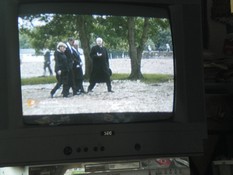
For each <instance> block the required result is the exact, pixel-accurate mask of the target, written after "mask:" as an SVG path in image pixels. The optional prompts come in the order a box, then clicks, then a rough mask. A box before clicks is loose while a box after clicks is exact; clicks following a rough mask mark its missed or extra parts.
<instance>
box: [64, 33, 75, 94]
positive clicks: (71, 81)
mask: <svg viewBox="0 0 233 175" xmlns="http://www.w3.org/2000/svg"><path fill="white" fill-rule="evenodd" d="M74 41H75V40H74V39H73V38H68V42H67V43H66V45H67V48H66V51H65V55H66V57H67V60H68V66H69V72H68V84H69V89H70V88H72V91H73V95H77V87H76V86H75V82H74V72H73V65H74V60H75V58H74V51H73V49H72V47H73V45H74Z"/></svg>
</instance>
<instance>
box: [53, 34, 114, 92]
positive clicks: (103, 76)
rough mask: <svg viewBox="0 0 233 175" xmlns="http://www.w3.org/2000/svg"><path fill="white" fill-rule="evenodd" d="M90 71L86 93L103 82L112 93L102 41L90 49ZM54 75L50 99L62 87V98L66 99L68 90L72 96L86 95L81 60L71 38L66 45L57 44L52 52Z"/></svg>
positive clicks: (106, 54) (105, 50) (106, 56)
mask: <svg viewBox="0 0 233 175" xmlns="http://www.w3.org/2000/svg"><path fill="white" fill-rule="evenodd" d="M90 57H91V63H92V71H91V75H90V79H89V83H90V84H89V86H88V88H87V92H91V91H92V90H93V88H94V87H95V85H96V83H102V82H105V83H106V85H107V90H108V92H113V91H112V87H111V80H110V76H111V69H110V68H109V60H108V53H107V49H106V48H105V47H103V40H102V39H101V38H97V39H96V46H94V47H92V48H91V52H90ZM54 59H55V73H56V79H57V83H56V85H55V86H54V88H53V89H52V90H51V92H50V95H51V97H53V96H54V94H55V93H56V91H57V90H58V89H59V88H60V87H61V86H62V95H63V97H68V96H69V94H70V92H69V91H70V89H72V92H73V95H79V94H81V93H86V91H85V90H84V87H83V80H84V76H83V69H82V65H83V64H82V60H81V58H80V53H79V51H78V43H76V42H75V40H74V39H73V38H68V41H67V42H66V43H64V42H59V43H58V45H57V50H56V51H55V52H54Z"/></svg>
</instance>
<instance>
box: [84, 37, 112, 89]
mask: <svg viewBox="0 0 233 175" xmlns="http://www.w3.org/2000/svg"><path fill="white" fill-rule="evenodd" d="M96 44H97V45H95V46H93V47H92V48H91V52H90V57H91V60H92V71H91V75H90V80H89V83H90V84H89V86H88V92H90V91H92V89H93V88H94V87H95V85H96V83H103V82H105V83H106V85H107V90H108V92H113V91H112V86H111V80H110V76H111V69H110V68H109V60H108V59H109V58H108V52H107V49H106V48H105V47H104V46H103V40H102V38H97V39H96Z"/></svg>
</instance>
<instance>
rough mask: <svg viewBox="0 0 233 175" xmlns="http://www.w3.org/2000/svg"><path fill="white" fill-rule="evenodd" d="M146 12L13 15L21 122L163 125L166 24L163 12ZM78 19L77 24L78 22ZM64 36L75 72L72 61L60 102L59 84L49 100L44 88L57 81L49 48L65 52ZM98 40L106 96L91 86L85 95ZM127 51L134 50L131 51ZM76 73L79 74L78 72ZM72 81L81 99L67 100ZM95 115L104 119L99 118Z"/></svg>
mask: <svg viewBox="0 0 233 175" xmlns="http://www.w3.org/2000/svg"><path fill="white" fill-rule="evenodd" d="M149 9H150V8H149ZM153 10H154V15H153V16H129V15H128V16H124V13H122V15H121V16H119V15H118V16H116V15H111V14H104V15H103V14H101V15H99V14H91V15H83V14H78V12H79V11H78V10H77V13H72V14H66V13H65V14H57V13H56V14H51V13H50V14H48V13H40V14H25V15H21V14H20V13H19V17H18V30H19V32H18V33H19V49H20V50H19V53H20V58H19V59H20V77H21V94H22V114H23V117H24V119H25V121H26V122H33V121H34V122H35V123H36V122H37V123H40V122H42V121H45V120H46V121H48V122H52V123H54V122H56V120H57V122H59V123H60V124H62V123H61V117H62V118H63V119H64V116H66V119H64V123H67V122H68V123H71V124H73V123H74V122H75V123H76V122H77V123H79V122H81V123H87V122H92V123H93V122H133V121H141V120H144V121H145V120H146V121H149V120H158V119H168V118H170V117H171V116H172V113H173V108H174V84H175V82H174V56H173V51H172V48H173V47H172V43H173V42H172V33H171V26H170V19H169V16H168V11H167V9H165V8H154V9H153ZM22 12H23V8H22ZM136 14H137V13H135V14H134V15H136ZM158 14H159V15H158ZM81 19H82V20H83V21H85V25H84V24H82V23H80V20H81ZM132 22H133V23H132ZM131 23H132V24H131ZM71 24H72V25H71ZM48 28H49V29H48ZM84 28H85V29H86V32H84V31H83V30H84ZM82 35H84V36H82ZM69 36H72V39H73V40H74V41H75V43H77V44H78V48H77V51H78V54H79V58H80V61H81V63H82V65H81V66H80V67H78V68H77V67H74V65H75V64H76V62H75V61H73V62H72V64H73V67H72V68H71V69H70V72H71V74H72V75H71V76H69V78H70V79H71V81H72V82H71V85H69V95H68V97H67V98H64V97H63V90H64V86H63V85H64V84H62V83H61V85H60V86H59V87H58V88H57V89H56V91H54V92H53V94H52V97H53V98H51V92H52V89H53V88H54V87H55V85H56V83H57V82H58V80H57V79H56V78H55V77H59V78H60V79H61V78H62V75H58V74H57V72H56V66H57V65H58V64H59V63H57V62H58V61H57V60H56V57H55V55H56V52H57V51H59V52H60V50H58V49H57V45H58V43H60V42H63V43H64V44H66V45H67V43H69V41H68V40H69ZM98 37H101V38H102V39H103V47H105V48H107V57H106V59H107V62H108V64H109V68H110V69H111V74H112V75H111V77H110V78H111V86H112V90H113V92H108V91H107V86H106V82H105V81H103V82H102V81H101V82H97V83H96V86H95V87H94V88H93V90H92V91H91V92H88V87H89V85H90V81H89V80H90V76H92V75H90V76H89V77H88V76H85V73H86V74H88V73H89V72H90V74H95V75H94V76H96V74H98V71H95V69H94V68H92V67H94V66H95V65H94V64H99V63H95V61H94V59H98V58H93V61H92V62H91V60H92V57H91V53H92V51H91V49H92V48H94V47H95V45H96V41H95V40H96V38H98ZM83 38H86V39H89V40H85V41H83V42H86V43H84V44H83V43H82V39H83ZM132 39H133V40H134V42H132V41H131V40H132ZM75 43H74V45H72V44H73V43H71V45H72V46H71V47H73V48H74V47H75ZM85 44H86V45H85ZM68 45H69V44H68ZM132 47H133V48H135V49H136V50H135V51H132V49H131V48H132ZM68 49H69V48H66V50H68ZM47 53H49V58H48V60H46V58H47V57H46V54H47ZM65 53H66V52H65ZM66 57H67V59H68V56H66ZM136 63H137V64H136ZM89 64H91V66H92V67H90V66H89ZM98 66H99V65H98ZM100 66H101V65H100ZM98 68H99V67H98ZM80 69H82V72H79V70H80ZM77 70H78V71H77ZM92 70H93V73H92ZM75 76H76V77H78V79H82V80H78V81H81V83H82V88H83V93H81V92H80V93H79V94H78V95H73V86H75V85H76V84H77V83H76V80H75ZM81 76H82V77H81ZM100 76H104V75H103V74H101V75H100ZM84 77H86V79H84ZM101 78H102V77H101ZM37 82H38V83H37ZM76 87H77V86H76ZM136 113H150V117H148V116H145V117H144V118H140V119H139V118H137V115H135V114H136ZM67 114H69V116H68V115H67ZM70 114H72V115H70ZM75 114H77V115H75ZM92 114H93V115H92ZM95 114H98V115H95ZM102 114H104V116H106V115H107V114H109V115H107V116H108V117H104V118H103V117H102ZM161 114H162V115H161ZM54 115H56V118H57V119H56V118H54V117H53V118H52V119H51V121H50V120H49V117H50V116H54ZM35 116H37V117H35ZM41 116H43V117H41ZM83 116H84V117H83ZM119 116H120V117H119ZM151 116H153V117H151ZM38 117H39V118H38ZM45 118H46V119H45ZM77 118H78V119H77Z"/></svg>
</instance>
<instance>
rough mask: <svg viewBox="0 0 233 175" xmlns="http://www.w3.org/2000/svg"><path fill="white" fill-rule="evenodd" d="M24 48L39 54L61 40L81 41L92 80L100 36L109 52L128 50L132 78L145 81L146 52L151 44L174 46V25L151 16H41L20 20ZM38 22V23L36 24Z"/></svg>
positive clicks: (86, 71) (87, 70)
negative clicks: (93, 58)
mask: <svg viewBox="0 0 233 175" xmlns="http://www.w3.org/2000/svg"><path fill="white" fill-rule="evenodd" d="M20 20H21V22H19V33H20V37H19V38H20V47H21V48H23V47H31V48H34V49H35V50H36V51H40V50H43V49H45V48H49V49H51V50H54V48H56V44H57V43H58V42H60V41H66V40H67V38H68V37H70V36H72V37H74V38H76V39H78V40H79V41H80V43H81V46H80V47H82V49H83V51H84V57H85V65H86V69H85V76H86V77H89V75H90V68H91V61H90V58H89V53H90V48H91V46H92V45H93V44H94V43H95V39H96V37H101V38H103V40H104V43H105V46H106V47H107V48H108V49H109V50H121V51H126V52H127V51H128V53H129V57H130V60H131V73H130V75H129V78H130V79H141V78H143V75H142V73H141V59H142V53H143V50H144V49H145V48H146V47H147V46H148V45H150V46H151V47H152V48H155V47H156V48H159V47H160V45H165V44H166V43H169V44H170V45H171V33H170V27H169V26H170V25H169V21H168V20H167V19H161V18H148V17H120V16H106V15H103V16H100V15H77V14H72V15H71V14H38V15H31V16H24V17H21V18H20ZM35 21H36V22H35Z"/></svg>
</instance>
